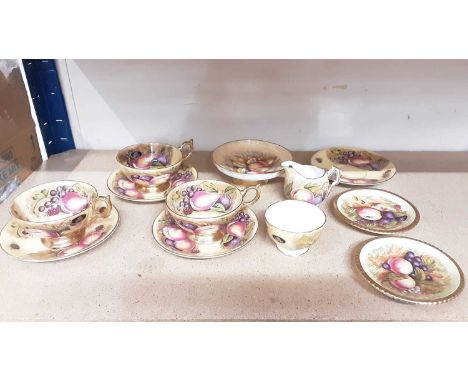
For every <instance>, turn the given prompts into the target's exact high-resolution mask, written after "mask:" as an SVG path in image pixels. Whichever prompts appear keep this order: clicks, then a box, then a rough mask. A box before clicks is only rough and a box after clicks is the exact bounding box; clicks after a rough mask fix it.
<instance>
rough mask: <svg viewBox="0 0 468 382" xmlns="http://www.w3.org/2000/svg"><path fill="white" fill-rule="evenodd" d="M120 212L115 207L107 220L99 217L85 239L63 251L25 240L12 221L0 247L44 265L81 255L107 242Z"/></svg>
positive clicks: (87, 229) (7, 251) (5, 230)
mask: <svg viewBox="0 0 468 382" xmlns="http://www.w3.org/2000/svg"><path fill="white" fill-rule="evenodd" d="M119 220H120V218H119V212H118V211H117V209H116V208H115V207H114V206H113V207H112V211H111V213H110V215H109V216H108V217H107V218H100V217H98V218H97V219H96V220H95V221H94V222H93V223H92V224H90V225H89V227H88V228H86V232H85V235H84V237H83V239H81V241H80V242H79V243H77V244H74V245H71V246H69V247H66V248H62V249H51V248H49V247H47V246H45V245H44V244H43V243H42V240H41V239H40V238H25V237H20V236H18V234H17V231H18V226H17V225H16V223H15V222H14V221H13V220H11V221H10V222H9V223H8V224H7V225H6V226H5V227H4V228H3V230H2V232H1V233H0V246H1V247H2V249H3V250H4V251H5V252H6V253H7V254H9V255H11V256H13V257H16V258H17V259H18V260H23V261H30V262H37V263H44V262H50V261H58V260H64V259H68V258H70V257H73V256H78V255H81V254H82V253H84V252H86V251H89V250H90V249H92V248H94V247H96V246H98V245H99V244H101V243H102V242H104V241H105V240H107V239H108V238H109V237H110V236H111V235H112V233H114V231H115V229H116V228H117V226H118V224H119Z"/></svg>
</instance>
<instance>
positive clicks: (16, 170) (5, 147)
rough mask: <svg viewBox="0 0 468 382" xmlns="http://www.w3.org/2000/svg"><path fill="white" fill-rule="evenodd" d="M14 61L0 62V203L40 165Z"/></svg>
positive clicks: (39, 154) (37, 144)
mask: <svg viewBox="0 0 468 382" xmlns="http://www.w3.org/2000/svg"><path fill="white" fill-rule="evenodd" d="M19 64H20V63H19V61H17V60H0V203H2V202H3V201H4V200H5V199H6V198H7V197H8V195H9V194H10V193H11V192H13V191H14V190H15V189H16V188H17V187H18V185H19V184H20V183H21V182H22V181H23V180H24V179H25V178H26V177H27V176H28V175H29V174H30V173H31V172H32V171H33V170H35V169H36V168H37V167H38V166H39V165H40V164H41V162H42V157H41V152H40V148H39V143H38V140H37V135H36V129H35V123H34V120H33V119H32V116H31V109H30V104H29V100H28V94H27V92H26V88H25V84H24V82H23V78H22V76H21V70H20V67H19Z"/></svg>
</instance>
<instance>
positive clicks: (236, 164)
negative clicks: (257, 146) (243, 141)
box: [227, 152, 279, 174]
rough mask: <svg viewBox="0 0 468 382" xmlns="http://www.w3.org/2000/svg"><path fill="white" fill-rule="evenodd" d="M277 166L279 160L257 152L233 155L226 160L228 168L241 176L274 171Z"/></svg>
mask: <svg viewBox="0 0 468 382" xmlns="http://www.w3.org/2000/svg"><path fill="white" fill-rule="evenodd" d="M278 164H279V159H278V157H276V156H275V155H266V154H263V153H259V152H249V153H247V152H246V153H242V154H239V155H234V156H232V157H231V158H229V159H228V160H227V166H228V167H230V168H231V169H233V170H234V171H235V172H238V173H242V174H247V173H255V174H263V173H265V172H269V171H273V170H275V169H276V167H277V166H278Z"/></svg>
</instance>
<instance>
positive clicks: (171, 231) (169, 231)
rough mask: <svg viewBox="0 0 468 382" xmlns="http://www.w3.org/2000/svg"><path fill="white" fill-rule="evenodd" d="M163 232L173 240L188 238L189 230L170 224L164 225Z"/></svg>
mask: <svg viewBox="0 0 468 382" xmlns="http://www.w3.org/2000/svg"><path fill="white" fill-rule="evenodd" d="M163 234H164V236H165V237H167V238H168V239H171V240H173V241H178V240H185V239H187V232H186V231H184V230H183V229H182V228H180V227H178V226H176V225H170V226H167V227H164V228H163Z"/></svg>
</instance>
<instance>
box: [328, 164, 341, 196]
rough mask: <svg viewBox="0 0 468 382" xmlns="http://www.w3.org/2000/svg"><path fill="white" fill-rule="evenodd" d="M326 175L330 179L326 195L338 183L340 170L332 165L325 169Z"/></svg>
mask: <svg viewBox="0 0 468 382" xmlns="http://www.w3.org/2000/svg"><path fill="white" fill-rule="evenodd" d="M327 176H328V180H329V181H330V180H332V182H331V183H330V186H329V187H328V190H327V196H328V194H329V193H330V191H331V189H332V188H333V187H335V186H336V185H337V184H338V183H340V178H341V170H340V169H338V168H336V167H335V166H333V167H332V168H331V169H330V170H328V171H327Z"/></svg>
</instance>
